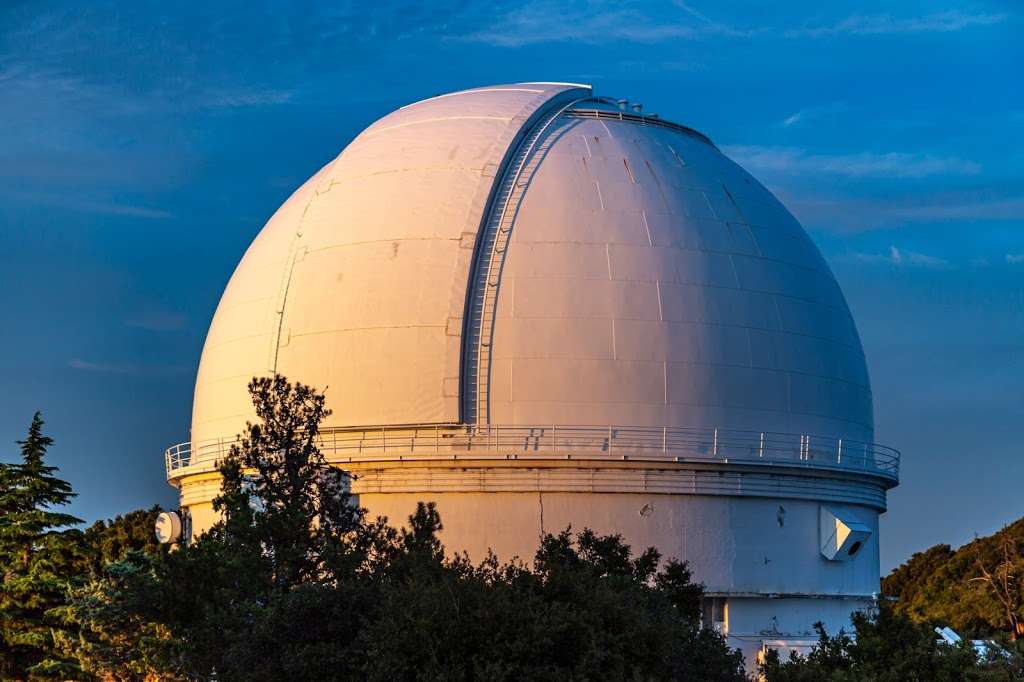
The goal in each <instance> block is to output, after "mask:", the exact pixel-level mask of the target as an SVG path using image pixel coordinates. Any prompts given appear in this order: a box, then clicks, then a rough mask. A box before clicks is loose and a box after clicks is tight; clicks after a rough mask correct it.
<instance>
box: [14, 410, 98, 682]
mask: <svg viewBox="0 0 1024 682" xmlns="http://www.w3.org/2000/svg"><path fill="white" fill-rule="evenodd" d="M52 444H53V439H52V438H50V437H49V436H45V435H43V419H42V417H41V416H40V414H39V413H38V412H37V413H36V414H35V416H34V417H33V418H32V423H31V425H30V426H29V430H28V435H27V436H26V437H25V440H22V441H18V445H19V446H20V447H21V462H20V463H18V464H0V484H2V486H0V572H2V579H3V582H2V587H3V589H2V590H0V616H2V622H0V675H2V676H3V678H4V679H24V678H27V677H30V676H31V677H56V678H61V679H66V678H69V677H74V676H77V675H78V674H79V670H78V666H77V664H76V663H75V662H74V660H73V659H69V658H67V657H64V656H62V655H60V653H59V652H58V644H59V642H58V641H57V640H59V639H60V637H62V636H63V635H62V632H61V619H60V614H59V609H60V608H62V607H63V605H64V595H65V593H66V591H67V589H68V588H69V585H70V584H71V583H72V582H73V581H74V579H75V576H76V574H77V569H78V567H79V566H80V565H81V561H82V554H81V548H80V543H81V538H82V535H81V533H80V532H79V531H77V530H73V529H70V527H71V526H74V525H76V524H78V523H81V520H80V519H78V518H75V517H74V516H71V515H70V514H66V513H63V512H59V511H55V508H59V507H62V506H64V505H67V504H68V503H69V502H70V501H71V498H72V497H74V493H73V492H72V490H71V486H70V485H69V484H68V483H67V482H66V481H64V480H62V479H60V478H58V477H57V476H56V472H57V467H53V466H49V465H47V464H46V453H47V449H48V448H49V447H50V446H51V445H52Z"/></svg>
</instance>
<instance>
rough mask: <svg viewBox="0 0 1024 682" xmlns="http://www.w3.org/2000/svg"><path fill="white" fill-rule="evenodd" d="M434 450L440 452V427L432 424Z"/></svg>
mask: <svg viewBox="0 0 1024 682" xmlns="http://www.w3.org/2000/svg"><path fill="white" fill-rule="evenodd" d="M434 452H441V427H440V426H438V425H437V424H434Z"/></svg>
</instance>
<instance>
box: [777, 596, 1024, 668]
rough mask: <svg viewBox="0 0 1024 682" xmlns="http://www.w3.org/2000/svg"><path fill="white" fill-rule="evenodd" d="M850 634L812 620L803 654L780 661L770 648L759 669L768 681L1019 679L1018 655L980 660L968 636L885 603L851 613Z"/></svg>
mask: <svg viewBox="0 0 1024 682" xmlns="http://www.w3.org/2000/svg"><path fill="white" fill-rule="evenodd" d="M852 622H853V636H851V635H850V634H847V633H846V632H845V631H840V632H839V633H837V634H836V635H834V636H830V635H829V634H828V633H827V632H826V631H825V629H824V627H822V625H821V623H818V624H817V625H816V626H815V629H816V630H817V632H818V643H817V645H815V647H814V649H813V650H812V651H811V652H810V653H809V654H808V655H807V656H800V655H794V656H792V657H791V658H790V659H789V660H788V661H785V662H783V661H781V660H780V657H779V655H778V652H776V651H770V652H769V653H768V655H767V656H766V661H765V663H764V664H763V665H762V666H761V674H762V675H763V676H764V679H765V680H766V682H820V681H825V680H829V681H832V682H847V681H849V682H854V681H857V682H861V681H865V682H905V681H920V682H959V681H961V680H1012V679H1020V675H1021V673H1022V672H1024V670H1022V668H1021V666H1020V661H1019V660H1018V659H1013V660H1009V659H1005V658H998V659H994V660H991V661H990V660H979V657H978V655H977V654H976V653H975V651H974V649H973V647H972V646H971V644H970V642H968V641H966V640H965V641H963V642H961V643H960V644H958V645H956V646H952V645H948V644H945V643H942V642H940V641H939V638H938V637H937V636H936V633H935V631H934V629H933V628H932V627H930V626H928V625H924V624H919V623H915V622H913V621H912V620H910V619H909V618H907V617H906V616H903V615H901V614H899V613H896V612H895V611H894V610H893V609H892V608H891V607H890V606H887V605H885V604H884V603H883V604H882V605H880V607H879V608H878V609H877V610H875V611H873V612H869V613H865V612H855V613H854V614H853V616H852Z"/></svg>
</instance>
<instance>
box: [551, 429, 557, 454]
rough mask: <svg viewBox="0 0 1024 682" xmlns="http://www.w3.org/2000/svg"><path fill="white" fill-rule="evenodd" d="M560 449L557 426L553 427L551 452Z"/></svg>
mask: <svg viewBox="0 0 1024 682" xmlns="http://www.w3.org/2000/svg"><path fill="white" fill-rule="evenodd" d="M557 449H558V441H557V440H556V439H555V425H554V424H552V425H551V452H554V451H555V450H557Z"/></svg>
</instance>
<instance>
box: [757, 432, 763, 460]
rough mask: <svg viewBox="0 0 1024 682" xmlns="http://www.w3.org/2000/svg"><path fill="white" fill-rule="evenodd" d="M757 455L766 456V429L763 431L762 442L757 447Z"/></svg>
mask: <svg viewBox="0 0 1024 682" xmlns="http://www.w3.org/2000/svg"><path fill="white" fill-rule="evenodd" d="M757 456H758V457H764V431H762V432H761V444H760V445H759V446H758V448H757Z"/></svg>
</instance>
